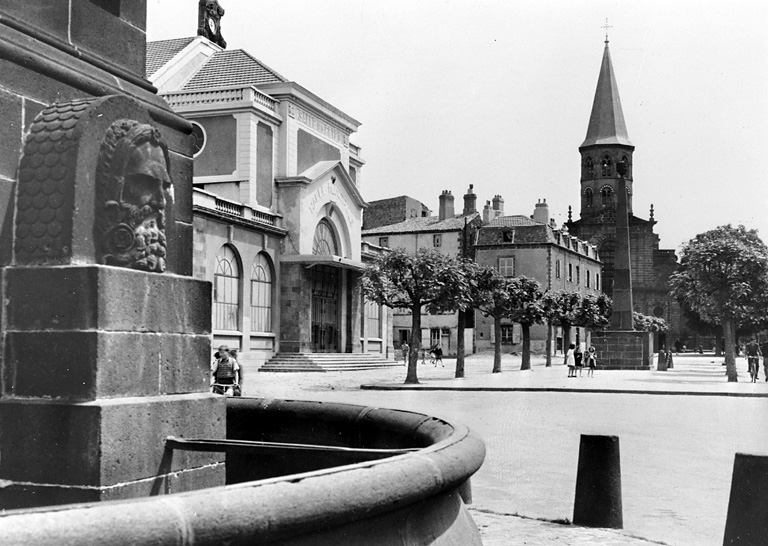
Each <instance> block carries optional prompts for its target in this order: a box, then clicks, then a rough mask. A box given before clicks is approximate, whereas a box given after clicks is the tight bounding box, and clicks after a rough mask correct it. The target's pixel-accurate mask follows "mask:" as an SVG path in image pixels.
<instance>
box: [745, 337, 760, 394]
mask: <svg viewBox="0 0 768 546" xmlns="http://www.w3.org/2000/svg"><path fill="white" fill-rule="evenodd" d="M744 351H745V353H746V355H747V369H748V370H749V376H750V377H751V378H752V383H756V382H757V375H758V372H759V370H760V357H761V356H762V354H761V353H760V346H759V345H758V344H757V340H755V338H754V337H753V338H751V339H750V340H749V342H748V343H747V346H746V347H745V348H744Z"/></svg>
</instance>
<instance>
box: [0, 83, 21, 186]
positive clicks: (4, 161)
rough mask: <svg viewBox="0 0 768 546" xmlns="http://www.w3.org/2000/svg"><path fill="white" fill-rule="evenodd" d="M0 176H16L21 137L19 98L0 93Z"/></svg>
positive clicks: (9, 177)
mask: <svg viewBox="0 0 768 546" xmlns="http://www.w3.org/2000/svg"><path fill="white" fill-rule="evenodd" d="M0 119H2V120H3V123H2V124H0V176H4V177H6V178H8V179H11V178H13V177H14V175H15V174H16V167H17V163H18V159H19V142H20V141H21V135H22V118H21V98H20V97H18V96H15V95H11V94H10V93H6V92H4V91H0Z"/></svg>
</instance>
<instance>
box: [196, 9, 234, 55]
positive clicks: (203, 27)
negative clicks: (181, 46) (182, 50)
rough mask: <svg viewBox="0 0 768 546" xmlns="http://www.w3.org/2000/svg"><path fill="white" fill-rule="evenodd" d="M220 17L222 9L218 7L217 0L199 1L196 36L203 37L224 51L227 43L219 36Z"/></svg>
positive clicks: (222, 12)
mask: <svg viewBox="0 0 768 546" xmlns="http://www.w3.org/2000/svg"><path fill="white" fill-rule="evenodd" d="M222 17H224V8H222V7H221V6H220V5H219V0H200V2H199V3H198V10H197V34H198V36H204V37H206V38H208V39H209V40H210V41H212V42H213V43H214V44H216V45H218V46H220V47H221V48H223V49H226V47H227V41H226V40H225V39H224V37H223V36H222V35H221V18H222Z"/></svg>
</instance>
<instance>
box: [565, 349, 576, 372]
mask: <svg viewBox="0 0 768 546" xmlns="http://www.w3.org/2000/svg"><path fill="white" fill-rule="evenodd" d="M574 349H576V345H574V344H573V343H571V344H570V345H569V346H568V352H567V353H565V364H566V366H568V377H576V357H575V356H574Z"/></svg>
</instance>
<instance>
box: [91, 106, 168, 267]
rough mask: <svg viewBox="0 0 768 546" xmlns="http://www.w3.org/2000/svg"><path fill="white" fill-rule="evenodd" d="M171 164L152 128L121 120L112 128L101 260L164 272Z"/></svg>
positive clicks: (103, 176)
mask: <svg viewBox="0 0 768 546" xmlns="http://www.w3.org/2000/svg"><path fill="white" fill-rule="evenodd" d="M110 149H111V151H112V153H111V155H110V154H109V150H110ZM102 159H103V160H104V164H103V165H102ZM168 166H169V164H168V149H167V147H166V145H165V143H164V142H163V141H162V139H161V137H160V134H159V133H158V132H157V130H156V129H154V128H153V127H152V126H150V125H145V124H139V123H138V122H134V121H132V120H119V121H118V122H115V124H113V125H112V127H110V130H109V131H108V132H107V137H105V139H104V144H102V153H101V154H100V165H99V169H98V171H99V175H98V176H97V182H98V188H99V189H101V190H102V191H103V193H104V195H103V196H102V198H100V199H98V202H99V203H103V209H102V210H101V214H100V215H99V216H100V218H99V219H98V224H99V225H98V229H97V230H96V231H97V233H96V235H97V247H99V249H100V261H101V262H102V263H105V264H107V265H115V266H119V267H129V268H132V269H139V270H142V271H154V272H158V273H161V272H163V271H165V256H166V241H165V223H166V222H165V206H166V201H167V199H168V196H169V193H168V192H169V190H170V187H171V180H170V177H169V175H168ZM97 196H98V193H97Z"/></svg>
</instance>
